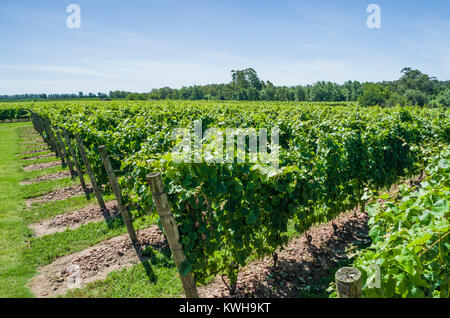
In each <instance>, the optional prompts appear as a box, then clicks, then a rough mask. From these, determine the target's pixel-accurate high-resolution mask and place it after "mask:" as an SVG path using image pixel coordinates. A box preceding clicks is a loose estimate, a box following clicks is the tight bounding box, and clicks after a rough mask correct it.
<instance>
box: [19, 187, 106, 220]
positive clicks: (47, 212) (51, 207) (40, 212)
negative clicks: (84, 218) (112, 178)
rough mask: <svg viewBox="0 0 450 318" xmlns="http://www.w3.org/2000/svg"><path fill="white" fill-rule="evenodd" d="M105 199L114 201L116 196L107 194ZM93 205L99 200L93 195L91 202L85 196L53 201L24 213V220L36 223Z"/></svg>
mask: <svg viewBox="0 0 450 318" xmlns="http://www.w3.org/2000/svg"><path fill="white" fill-rule="evenodd" d="M103 198H104V199H105V202H108V201H111V200H114V196H113V195H112V194H105V195H104V196H103ZM93 204H97V199H96V198H95V196H94V195H91V200H88V199H87V198H86V196H84V195H83V196H77V197H73V198H69V199H66V200H60V201H51V202H48V203H44V204H40V205H38V206H36V207H33V208H31V209H29V210H26V211H25V213H24V220H25V222H27V224H31V223H36V222H39V221H41V220H44V219H50V218H52V217H54V216H57V215H60V214H64V213H70V212H73V211H76V210H79V209H82V208H84V207H86V206H88V205H93Z"/></svg>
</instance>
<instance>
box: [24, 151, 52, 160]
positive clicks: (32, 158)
mask: <svg viewBox="0 0 450 318" xmlns="http://www.w3.org/2000/svg"><path fill="white" fill-rule="evenodd" d="M54 156H56V155H55V153H54V152H51V153H46V154H45V155H39V156H36V157H30V158H25V159H22V160H24V161H30V160H37V159H42V158H48V157H54Z"/></svg>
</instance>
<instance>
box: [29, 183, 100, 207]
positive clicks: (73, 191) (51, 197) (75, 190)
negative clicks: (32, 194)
mask: <svg viewBox="0 0 450 318" xmlns="http://www.w3.org/2000/svg"><path fill="white" fill-rule="evenodd" d="M87 191H88V193H92V192H93V189H92V187H91V186H90V184H87ZM83 194H85V192H84V191H83V188H82V187H81V185H75V186H71V187H67V188H64V189H60V190H56V191H53V192H51V193H49V194H46V195H43V196H40V197H37V198H31V199H27V200H26V201H25V203H26V205H27V207H31V206H32V205H35V204H42V203H47V202H51V201H61V200H65V199H69V198H72V197H76V196H80V195H83Z"/></svg>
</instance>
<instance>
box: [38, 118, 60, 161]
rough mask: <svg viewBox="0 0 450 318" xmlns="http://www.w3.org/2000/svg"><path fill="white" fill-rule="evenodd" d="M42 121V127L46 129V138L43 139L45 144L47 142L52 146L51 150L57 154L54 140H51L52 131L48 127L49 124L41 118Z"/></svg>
mask: <svg viewBox="0 0 450 318" xmlns="http://www.w3.org/2000/svg"><path fill="white" fill-rule="evenodd" d="M40 121H41V124H42V127H43V128H44V131H45V137H44V135H43V136H42V139H44V142H46V143H47V144H48V145H49V146H50V148H51V149H52V150H54V151H55V152H56V153H57V149H56V146H55V144H54V143H53V140H52V139H51V138H50V131H49V127H47V123H46V122H45V120H44V119H43V118H40ZM57 155H58V154H57Z"/></svg>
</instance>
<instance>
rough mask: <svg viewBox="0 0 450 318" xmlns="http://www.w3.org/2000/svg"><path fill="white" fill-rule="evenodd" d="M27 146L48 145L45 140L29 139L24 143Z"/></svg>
mask: <svg viewBox="0 0 450 318" xmlns="http://www.w3.org/2000/svg"><path fill="white" fill-rule="evenodd" d="M23 144H24V145H26V146H33V145H37V144H46V143H45V141H44V139H42V138H39V139H29V140H27V142H24V143H23Z"/></svg>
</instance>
